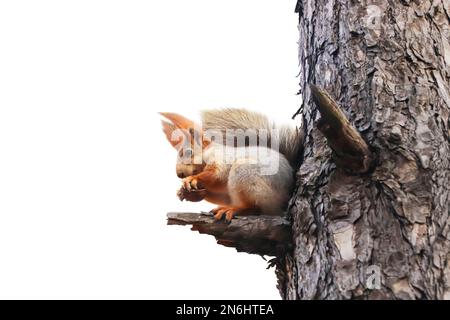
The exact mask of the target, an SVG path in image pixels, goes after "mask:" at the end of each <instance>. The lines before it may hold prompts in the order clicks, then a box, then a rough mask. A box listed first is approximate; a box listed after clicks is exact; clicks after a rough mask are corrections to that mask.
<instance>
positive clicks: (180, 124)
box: [159, 112, 199, 130]
mask: <svg viewBox="0 0 450 320" xmlns="http://www.w3.org/2000/svg"><path fill="white" fill-rule="evenodd" d="M159 114H160V115H162V116H163V117H165V118H166V119H168V120H170V121H171V122H172V123H173V124H174V125H175V126H176V127H177V128H180V129H185V130H189V129H190V128H195V127H199V126H198V125H196V124H195V123H194V121H192V120H189V119H187V118H185V117H183V116H181V115H179V114H177V113H172V112H160V113H159Z"/></svg>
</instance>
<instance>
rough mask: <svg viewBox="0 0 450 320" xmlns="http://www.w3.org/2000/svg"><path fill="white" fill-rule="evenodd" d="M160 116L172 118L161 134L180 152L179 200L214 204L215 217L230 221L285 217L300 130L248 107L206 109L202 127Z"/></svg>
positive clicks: (297, 151) (183, 118)
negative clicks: (244, 217)
mask: <svg viewBox="0 0 450 320" xmlns="http://www.w3.org/2000/svg"><path fill="white" fill-rule="evenodd" d="M161 115H162V116H163V117H165V118H166V119H167V120H169V121H164V120H163V121H162V126H163V132H164V133H165V135H166V138H167V140H168V141H169V142H170V143H171V144H172V146H173V147H174V148H175V149H176V150H177V151H178V157H177V165H176V173H177V175H178V177H179V178H181V179H182V187H181V189H180V190H179V192H178V195H179V197H180V199H181V200H184V199H185V200H188V201H200V200H206V201H209V202H211V203H214V204H216V205H218V206H217V207H216V208H215V209H213V210H212V211H211V212H212V213H213V214H214V217H215V219H217V220H221V219H222V218H223V217H225V219H226V221H228V222H230V221H231V220H232V219H233V217H234V216H235V215H250V214H266V215H282V214H283V212H284V210H285V209H286V207H287V203H288V201H289V198H290V195H291V192H292V189H293V186H294V168H296V167H297V166H298V162H299V154H300V150H301V147H302V137H303V135H302V132H301V131H300V130H299V129H297V128H290V127H280V126H277V125H275V124H274V123H272V122H270V121H269V120H268V119H267V117H266V116H264V115H262V114H260V113H257V112H251V111H248V110H245V109H218V110H208V111H203V113H202V125H201V126H200V125H198V124H196V123H194V122H193V121H192V120H189V119H187V118H185V117H183V116H181V115H179V114H176V113H166V112H163V113H161ZM230 131H231V132H232V133H233V134H234V136H233V135H230V134H229V132H230ZM249 133H250V134H249ZM252 135H253V137H252ZM230 136H231V137H232V138H233V139H232V143H230V141H228V140H229V139H228V140H227V138H229V137H230ZM252 138H253V139H252ZM239 139H240V140H239ZM246 139H247V140H246ZM236 141H240V142H241V143H240V145H239V144H238V145H236ZM263 142H264V143H263ZM275 142H276V143H275ZM269 144H270V145H269Z"/></svg>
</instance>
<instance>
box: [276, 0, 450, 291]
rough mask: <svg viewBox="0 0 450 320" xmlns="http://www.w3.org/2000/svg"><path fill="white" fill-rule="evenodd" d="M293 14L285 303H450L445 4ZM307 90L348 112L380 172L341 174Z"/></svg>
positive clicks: (327, 8) (334, 0)
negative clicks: (301, 139)
mask: <svg viewBox="0 0 450 320" xmlns="http://www.w3.org/2000/svg"><path fill="white" fill-rule="evenodd" d="M297 11H298V12H299V18H300V20H299V31H300V40H299V47H300V48H299V61H300V67H301V74H300V87H301V91H300V93H301V95H302V98H303V99H302V100H303V102H302V106H301V108H300V110H299V112H298V114H299V115H301V117H302V119H303V125H304V126H305V130H306V138H305V147H304V156H303V159H304V160H303V164H302V166H301V167H300V169H299V171H298V173H297V179H298V181H297V182H298V184H297V185H298V187H297V190H296V191H295V194H294V196H293V199H292V201H291V204H290V209H289V212H290V218H291V219H292V224H293V225H292V232H293V238H292V239H293V246H294V248H293V253H292V254H288V255H286V256H285V257H284V259H283V260H284V261H283V263H282V264H281V267H279V268H282V269H281V270H279V272H278V274H279V289H280V293H281V295H282V297H283V298H286V299H350V298H356V299H422V298H425V299H442V298H450V267H449V263H450V227H449V185H450V181H449V175H450V168H449V160H450V150H449V149H450V147H449V113H450V82H449V79H450V26H449V25H450V1H448V0H428V1H409V0H403V1H399V0H389V1H388V0H360V1H356V0H348V1H342V0H341V1H339V0H300V1H299V2H298V4H297ZM309 84H316V85H318V86H319V87H321V88H324V89H325V90H326V91H327V92H329V93H330V95H331V97H333V99H335V100H336V101H337V102H338V103H339V105H340V106H341V107H342V108H343V110H344V113H345V114H346V116H347V118H348V119H349V120H350V122H351V123H352V124H353V125H354V126H355V127H356V129H357V130H358V131H359V132H360V134H361V135H362V137H363V139H364V140H365V141H366V142H367V143H368V145H370V146H371V148H372V150H373V152H374V154H375V155H376V158H377V162H376V167H375V168H374V170H372V171H370V172H369V173H367V174H360V175H354V174H351V173H349V172H347V171H345V170H342V169H341V168H339V167H337V166H336V165H335V162H334V160H333V159H332V157H331V154H332V151H331V149H330V147H329V146H328V144H327V142H326V138H325V137H324V135H323V134H322V133H321V132H320V131H319V129H318V127H317V122H318V120H319V118H320V115H319V113H318V109H317V106H316V105H315V104H314V103H313V100H312V95H311V91H310V89H309ZM372 275H374V276H375V278H377V275H379V276H380V277H379V279H380V283H379V286H378V284H377V283H376V280H375V282H374V283H369V281H372V280H374V278H373V277H371V276H372Z"/></svg>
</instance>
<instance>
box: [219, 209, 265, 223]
mask: <svg viewBox="0 0 450 320" xmlns="http://www.w3.org/2000/svg"><path fill="white" fill-rule="evenodd" d="M211 213H213V214H214V219H216V220H217V221H218V220H222V218H223V217H225V220H226V221H227V222H231V220H232V219H233V218H234V216H236V215H240V216H244V215H258V214H259V211H258V210H257V208H254V207H245V206H219V207H217V208H215V209H212V210H211Z"/></svg>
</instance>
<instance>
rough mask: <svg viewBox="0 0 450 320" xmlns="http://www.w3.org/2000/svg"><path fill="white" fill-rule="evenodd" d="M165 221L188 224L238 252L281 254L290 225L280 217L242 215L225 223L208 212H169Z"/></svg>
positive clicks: (284, 247) (194, 229)
mask: <svg viewBox="0 0 450 320" xmlns="http://www.w3.org/2000/svg"><path fill="white" fill-rule="evenodd" d="M167 224H169V225H192V230H193V231H198V232H200V233H205V234H209V235H213V236H214V237H215V238H216V240H217V243H218V244H221V245H224V246H227V247H233V248H236V250H237V251H239V252H241V251H243V252H247V253H252V254H259V255H268V256H282V255H284V254H285V253H286V252H288V251H289V249H290V239H291V234H290V231H291V225H290V223H289V221H287V220H286V219H284V218H282V217H276V216H275V217H273V216H243V217H235V218H234V219H233V220H232V221H231V223H225V222H223V221H215V220H214V216H213V215H212V214H208V213H203V214H198V213H185V212H171V213H168V214H167ZM274 263H276V262H274Z"/></svg>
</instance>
